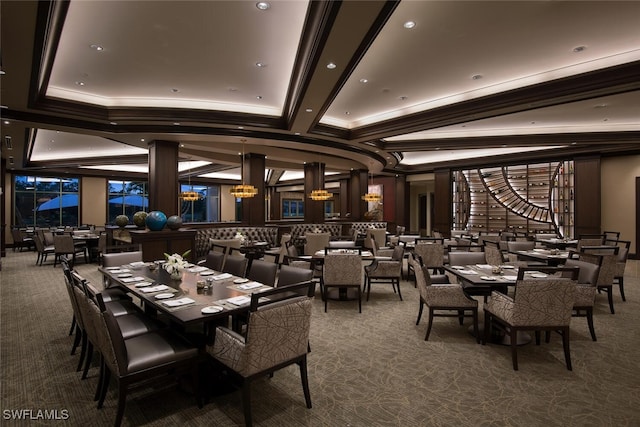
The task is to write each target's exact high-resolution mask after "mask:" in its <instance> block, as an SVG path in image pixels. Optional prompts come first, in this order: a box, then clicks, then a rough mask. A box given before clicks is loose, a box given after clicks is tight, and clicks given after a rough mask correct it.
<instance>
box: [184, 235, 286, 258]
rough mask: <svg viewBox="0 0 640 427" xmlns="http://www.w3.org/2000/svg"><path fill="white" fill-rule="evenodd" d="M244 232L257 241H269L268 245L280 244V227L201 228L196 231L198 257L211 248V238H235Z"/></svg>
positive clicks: (205, 253) (201, 256) (203, 255)
mask: <svg viewBox="0 0 640 427" xmlns="http://www.w3.org/2000/svg"><path fill="white" fill-rule="evenodd" d="M238 233H240V234H242V235H243V236H245V237H247V238H249V239H250V240H252V241H256V242H267V243H268V245H269V246H270V247H271V246H277V245H278V227H219V228H213V227H212V228H199V229H198V231H197V233H196V259H198V260H199V259H202V258H204V257H205V256H206V255H207V252H209V250H210V249H211V239H214V240H228V239H233V238H234V237H235V236H236V234H238Z"/></svg>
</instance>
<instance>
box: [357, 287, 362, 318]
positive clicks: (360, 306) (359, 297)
mask: <svg viewBox="0 0 640 427" xmlns="http://www.w3.org/2000/svg"><path fill="white" fill-rule="evenodd" d="M358 313H362V292H360V285H358Z"/></svg>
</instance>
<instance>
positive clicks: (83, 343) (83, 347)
mask: <svg viewBox="0 0 640 427" xmlns="http://www.w3.org/2000/svg"><path fill="white" fill-rule="evenodd" d="M81 335H82V336H81V338H80V359H79V360H78V366H77V367H76V372H80V370H81V369H82V362H84V358H85V357H87V347H88V346H89V340H88V339H87V334H86V332H84V331H81Z"/></svg>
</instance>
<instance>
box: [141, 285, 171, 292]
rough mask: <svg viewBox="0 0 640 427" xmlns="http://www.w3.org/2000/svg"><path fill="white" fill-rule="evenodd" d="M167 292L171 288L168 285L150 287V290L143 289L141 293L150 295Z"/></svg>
mask: <svg viewBox="0 0 640 427" xmlns="http://www.w3.org/2000/svg"><path fill="white" fill-rule="evenodd" d="M167 290H169V287H168V286H167V285H157V286H150V287H148V288H143V289H141V291H142V292H144V293H146V294H150V293H152V292H160V291H167Z"/></svg>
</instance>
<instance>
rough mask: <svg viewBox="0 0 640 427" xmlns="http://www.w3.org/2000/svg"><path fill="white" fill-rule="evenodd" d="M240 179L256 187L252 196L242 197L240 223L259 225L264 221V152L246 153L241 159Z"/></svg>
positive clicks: (262, 224)
mask: <svg viewBox="0 0 640 427" xmlns="http://www.w3.org/2000/svg"><path fill="white" fill-rule="evenodd" d="M242 162H243V167H242V172H243V174H244V176H243V177H242V181H243V182H244V183H245V184H249V185H253V186H254V187H256V188H257V189H258V194H257V195H255V196H254V197H249V198H244V199H242V223H243V224H246V225H250V226H256V227H261V226H264V222H265V207H264V205H265V203H264V201H265V196H266V195H265V193H264V191H265V186H264V168H265V156H264V154H256V153H247V154H245V155H244V159H242Z"/></svg>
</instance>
